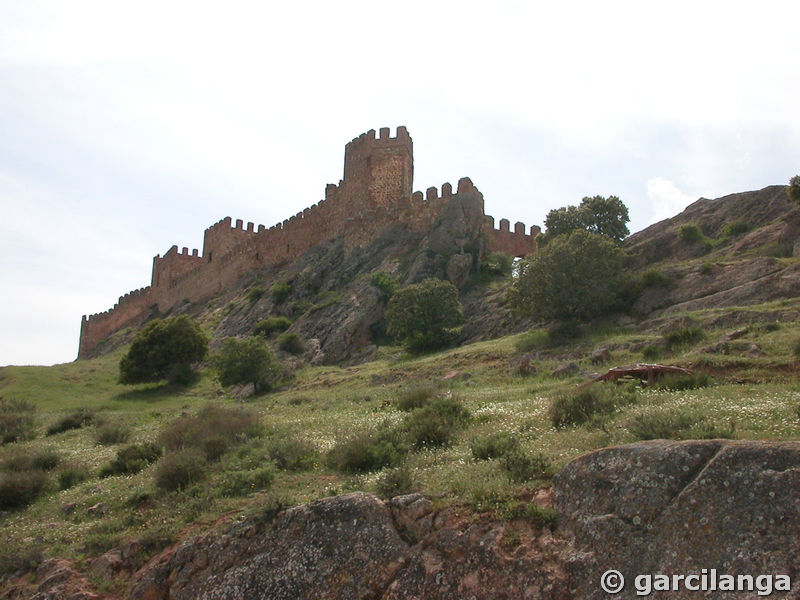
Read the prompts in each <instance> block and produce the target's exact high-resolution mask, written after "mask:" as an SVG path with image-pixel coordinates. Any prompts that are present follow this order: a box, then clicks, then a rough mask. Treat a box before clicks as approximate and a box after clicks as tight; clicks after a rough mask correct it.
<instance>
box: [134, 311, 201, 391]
mask: <svg viewBox="0 0 800 600" xmlns="http://www.w3.org/2000/svg"><path fill="white" fill-rule="evenodd" d="M207 352H208V338H207V337H206V335H205V333H203V330H202V329H201V328H200V325H199V324H198V323H197V322H196V321H194V320H192V319H190V318H189V317H187V316H186V315H181V316H179V317H169V318H166V319H156V320H154V321H151V322H150V323H148V324H147V325H146V326H145V327H144V329H142V330H141V331H140V332H139V333H138V334H137V335H136V337H135V338H134V340H133V343H132V344H131V347H130V349H129V350H128V352H127V353H126V354H125V356H123V357H122V360H120V363H119V372H120V377H119V380H120V383H147V382H154V381H161V380H163V379H166V380H167V381H169V382H170V383H188V382H189V381H191V379H192V376H193V372H192V365H193V364H194V363H197V362H200V361H201V360H203V359H204V358H205V357H206V354H207Z"/></svg>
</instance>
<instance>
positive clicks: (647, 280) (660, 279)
mask: <svg viewBox="0 0 800 600" xmlns="http://www.w3.org/2000/svg"><path fill="white" fill-rule="evenodd" d="M670 283H672V280H671V279H670V278H669V277H668V276H666V275H665V274H664V272H663V271H662V270H661V269H655V268H653V269H647V270H646V271H645V272H644V273H642V285H643V286H644V287H648V288H654V287H667V286H669V284H670Z"/></svg>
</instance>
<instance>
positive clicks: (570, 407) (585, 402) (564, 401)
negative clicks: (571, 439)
mask: <svg viewBox="0 0 800 600" xmlns="http://www.w3.org/2000/svg"><path fill="white" fill-rule="evenodd" d="M635 400H636V396H635V392H632V391H628V390H623V389H621V388H618V387H617V386H612V385H611V384H602V385H593V386H591V387H588V388H584V389H582V390H579V391H577V392H567V393H564V394H561V395H559V396H557V397H556V398H555V400H554V401H553V404H552V405H551V406H550V420H551V421H552V423H553V426H555V427H566V426H568V425H582V424H583V423H587V422H589V421H591V420H593V419H594V418H595V417H597V416H602V415H608V414H611V413H613V412H614V411H615V410H616V409H617V407H618V406H623V405H625V404H631V403H633V402H635Z"/></svg>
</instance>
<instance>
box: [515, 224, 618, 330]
mask: <svg viewBox="0 0 800 600" xmlns="http://www.w3.org/2000/svg"><path fill="white" fill-rule="evenodd" d="M623 258H624V252H623V251H622V249H620V248H619V247H618V246H617V244H615V243H614V241H613V240H611V239H609V238H608V237H607V236H605V235H598V234H594V233H589V232H587V231H583V230H577V231H573V232H572V233H570V234H568V235H566V234H565V235H558V236H556V237H554V238H553V239H552V240H551V241H550V242H549V243H548V244H547V246H545V247H544V248H542V249H541V250H540V251H539V252H537V253H536V254H533V255H531V256H529V257H527V258H526V259H524V260H521V261H520V262H519V275H518V276H517V278H516V280H515V281H514V285H513V287H512V288H511V289H510V290H509V292H508V301H509V304H510V305H511V307H512V308H513V309H514V311H515V312H517V313H518V314H520V315H525V316H533V317H537V318H542V319H561V320H565V321H574V320H587V319H592V318H594V317H597V316H600V315H603V314H606V313H608V312H611V311H613V310H617V309H618V308H619V307H620V302H621V298H620V292H621V291H622V290H623V289H624V287H625V286H624V282H625V275H624V273H623V269H622V261H623Z"/></svg>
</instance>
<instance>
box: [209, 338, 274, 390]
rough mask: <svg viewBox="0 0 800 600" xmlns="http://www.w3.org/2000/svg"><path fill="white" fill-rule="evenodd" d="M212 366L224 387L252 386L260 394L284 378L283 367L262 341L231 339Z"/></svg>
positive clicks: (217, 353) (213, 358) (227, 340)
mask: <svg viewBox="0 0 800 600" xmlns="http://www.w3.org/2000/svg"><path fill="white" fill-rule="evenodd" d="M211 362H212V364H213V366H214V368H215V369H216V371H217V374H218V376H219V382H220V384H222V385H223V386H230V385H236V384H248V383H252V384H253V385H254V386H255V390H256V392H263V391H269V390H271V389H272V388H273V387H274V386H275V385H277V384H278V382H280V380H281V378H282V377H283V367H281V364H280V362H279V361H278V359H277V358H275V355H274V354H273V352H272V350H270V349H269V347H268V346H267V344H266V343H265V342H264V340H262V339H260V338H252V337H250V338H245V339H237V338H227V339H226V340H225V341H224V342H223V344H222V348H220V350H219V351H218V352H216V353H215V354H214V355H213V356H212V358H211Z"/></svg>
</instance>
